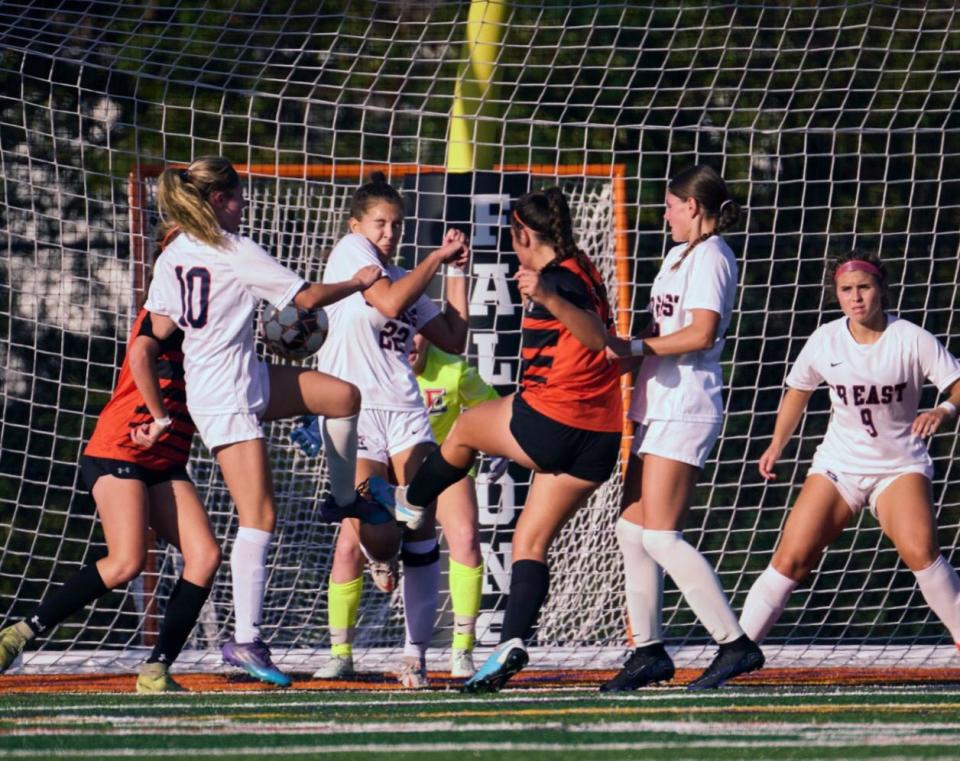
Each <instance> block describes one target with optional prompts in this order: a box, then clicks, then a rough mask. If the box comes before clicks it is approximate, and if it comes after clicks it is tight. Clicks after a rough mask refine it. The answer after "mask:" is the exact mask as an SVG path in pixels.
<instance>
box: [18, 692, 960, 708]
mask: <svg viewBox="0 0 960 761" xmlns="http://www.w3.org/2000/svg"><path fill="white" fill-rule="evenodd" d="M564 692H566V690H564ZM518 693H521V694H518ZM56 694H57V695H61V696H62V695H77V696H84V697H88V698H89V699H90V700H91V702H94V701H96V700H98V699H101V698H104V697H109V698H117V697H119V696H118V695H117V693H98V692H95V693H91V692H84V693H67V692H58V693H56ZM199 694H201V693H185V694H184V695H183V696H182V699H177V698H175V699H174V700H173V701H172V702H162V703H161V702H156V701H159V699H161V698H160V696H159V695H157V696H156V697H155V698H154V697H153V696H142V695H136V696H133V695H131V696H129V698H130V702H129V703H128V704H125V705H116V706H109V707H105V706H103V705H102V704H99V703H98V704H95V705H89V706H83V705H77V706H60V707H58V708H57V711H59V712H60V713H61V714H64V715H66V714H68V713H69V712H71V711H103V710H105V708H106V710H110V709H111V708H113V709H116V710H118V711H125V712H126V711H136V710H143V711H155V710H157V709H173V708H189V709H191V710H195V709H203V708H213V709H218V710H224V709H251V708H255V707H256V705H257V702H258V701H246V702H239V701H233V702H220V701H211V702H205V701H202V700H197V699H196V696H197V695H199ZM202 694H207V693H202ZM216 694H229V695H243V696H247V697H250V698H259V701H261V702H262V703H263V705H265V706H270V705H271V704H272V705H274V706H276V707H277V708H278V709H279V708H283V709H292V708H304V709H306V708H317V709H328V708H383V707H385V706H387V705H390V706H392V707H397V708H402V707H404V706H432V707H437V706H454V705H466V706H470V707H471V708H476V709H487V710H489V709H493V708H495V707H496V706H498V705H504V704H506V705H509V704H514V703H579V702H582V701H583V700H584V699H585V698H584V695H583V694H582V693H581V694H576V695H545V694H543V692H542V691H536V690H534V691H529V692H527V691H520V690H513V689H512V690H510V692H508V693H499V694H498V695H497V696H496V697H495V698H488V699H487V700H478V699H477V698H476V697H460V696H459V694H458V693H453V692H452V693H450V697H446V696H444V697H442V698H434V699H429V700H428V699H424V698H408V697H407V696H408V695H409V692H407V691H397V692H387V693H384V692H375V693H363V694H370V695H371V699H369V700H364V699H360V700H322V699H321V700H297V698H298V697H299V696H300V695H306V694H309V693H306V692H303V693H301V692H287V693H280V692H263V691H261V690H257V691H251V692H241V693H238V692H235V691H231V692H229V693H216ZM2 695H3V691H2V689H0V696H2ZM878 695H896V696H897V697H898V698H921V697H929V696H930V695H936V696H937V697H938V698H943V699H953V700H960V689H955V688H951V689H948V690H939V689H917V688H916V687H915V686H912V685H911V686H905V685H891V686H889V687H887V686H884V687H878V688H875V689H866V690H865V689H862V688H861V689H857V690H850V689H844V688H843V686H842V685H837V686H836V687H833V686H829V685H827V686H823V687H820V686H818V687H816V688H811V689H807V690H803V691H793V692H771V691H769V690H765V691H762V692H760V691H749V692H748V691H740V690H737V691H733V690H729V689H726V690H717V691H716V692H694V693H688V692H682V691H681V692H677V691H676V690H675V689H662V688H658V689H655V690H646V689H645V690H644V691H643V692H636V693H632V694H620V695H608V694H603V693H600V692H594V693H593V695H592V698H591V699H592V700H597V701H600V702H604V703H611V704H626V705H629V704H631V703H657V702H663V701H678V700H679V701H689V702H713V701H718V702H719V701H723V700H733V699H736V700H738V701H739V700H760V699H766V700H770V701H774V700H781V699H783V698H807V699H809V700H810V701H811V702H816V701H817V700H818V699H819V698H822V697H824V696H841V697H877V696H878ZM162 699H163V700H164V701H167V700H169V696H163V698H162ZM770 705H772V703H771V704H770ZM889 705H899V703H890V704H889ZM935 706H936V703H931V704H930V705H929V706H925V707H926V708H931V707H935ZM756 707H757V709H758V710H760V709H762V708H763V707H764V706H762V705H758V706H756ZM14 710H16V711H17V713H18V714H23V713H28V712H34V713H43V714H46V713H49V711H50V707H49V706H23V707H20V706H18V707H17V708H16V709H14ZM598 710H601V709H600V708H598Z"/></svg>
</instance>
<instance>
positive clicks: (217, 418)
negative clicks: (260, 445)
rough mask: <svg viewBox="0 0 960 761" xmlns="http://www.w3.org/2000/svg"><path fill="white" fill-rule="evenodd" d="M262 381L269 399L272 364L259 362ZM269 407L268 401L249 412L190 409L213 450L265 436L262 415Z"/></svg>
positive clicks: (208, 446) (198, 430) (203, 438)
mask: <svg viewBox="0 0 960 761" xmlns="http://www.w3.org/2000/svg"><path fill="white" fill-rule="evenodd" d="M259 371H260V373H261V383H262V386H263V388H265V389H267V394H268V396H267V399H269V389H270V366H269V365H268V364H267V363H266V362H260V363H259ZM266 409H267V401H266V400H264V402H263V404H261V405H259V406H258V407H256V408H255V409H251V410H248V411H247V412H215V413H212V414H210V415H204V414H203V413H196V412H194V411H193V410H191V411H190V417H192V418H193V422H194V425H196V426H197V433H199V434H200V438H201V439H202V440H203V443H204V444H205V445H206V447H207V449H209V450H210V451H211V452H212V451H213V450H214V448H215V447H223V446H226V445H227V444H236V443H237V442H238V441H250V440H252V439H262V438H264V434H263V426H262V425H261V424H260V416H261V415H262V414H263V413H264V411H265V410H266Z"/></svg>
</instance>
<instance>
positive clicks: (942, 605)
mask: <svg viewBox="0 0 960 761" xmlns="http://www.w3.org/2000/svg"><path fill="white" fill-rule="evenodd" d="M913 575H914V576H916V577H917V583H918V584H919V585H920V591H921V592H922V593H923V599H924V600H926V601H927V605H929V606H930V610H932V611H933V612H934V613H936V614H937V617H938V618H939V619H940V620H941V621H943V625H944V626H946V627H947V629H948V630H949V631H950V636H951V637H953V641H954V642H956V643H958V645H960V577H958V576H957V572H956V571H955V570H954V569H953V567H952V566H951V565H950V564H949V563H948V562H947V561H946V558H944V557H943V555H940V556H939V557H938V558H937V559H936V560H934V561H933V563H932V564H931V565H928V566H927V567H926V568H924V569H923V570H922V571H914V573H913Z"/></svg>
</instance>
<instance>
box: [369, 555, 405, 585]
mask: <svg viewBox="0 0 960 761" xmlns="http://www.w3.org/2000/svg"><path fill="white" fill-rule="evenodd" d="M367 569H368V570H369V571H370V578H371V579H373V585H374V586H375V587H376V588H377V589H379V590H380V591H381V592H384V593H385V594H390V593H391V592H392V591H393V590H394V589H396V588H397V584H398V582H399V579H400V564H399V563H398V562H397V559H396V558H394V559H393V560H370V561H369V562H368V563H367Z"/></svg>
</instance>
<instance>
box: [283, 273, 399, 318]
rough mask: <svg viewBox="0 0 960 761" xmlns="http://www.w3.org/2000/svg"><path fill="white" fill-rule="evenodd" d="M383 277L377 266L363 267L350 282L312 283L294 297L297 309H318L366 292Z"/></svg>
mask: <svg viewBox="0 0 960 761" xmlns="http://www.w3.org/2000/svg"><path fill="white" fill-rule="evenodd" d="M381 277H383V271H382V270H381V269H380V268H379V267H378V266H377V265H376V264H368V265H367V266H366V267H361V268H360V269H358V270H357V273H356V274H355V275H354V276H353V277H352V278H350V279H349V280H343V281H341V282H339V283H311V284H310V285H308V286H307V287H306V288H303V289H302V290H301V291H300V292H299V293H298V294H297V295H296V296H294V297H293V303H294V304H295V305H296V306H297V309H316V308H317V307H324V306H327V304H333V303H334V302H336V301H340V299H345V298H346V297H347V296H351V295H353V294H354V293H356V292H357V291H365V290H367V289H368V288H369V287H370V286H371V285H373V284H374V283H376V282H377V281H378V280H379V279H380V278H381Z"/></svg>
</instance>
